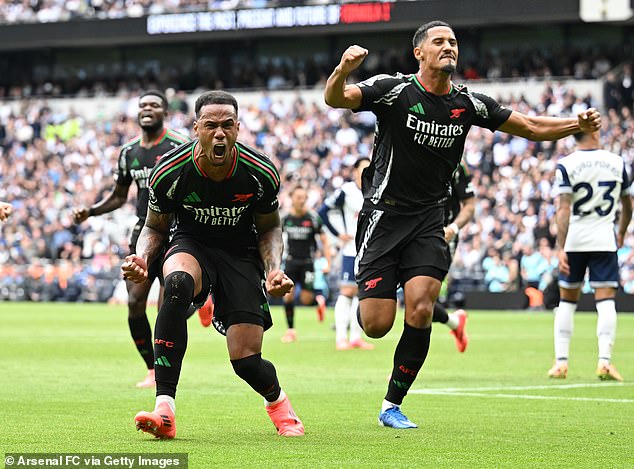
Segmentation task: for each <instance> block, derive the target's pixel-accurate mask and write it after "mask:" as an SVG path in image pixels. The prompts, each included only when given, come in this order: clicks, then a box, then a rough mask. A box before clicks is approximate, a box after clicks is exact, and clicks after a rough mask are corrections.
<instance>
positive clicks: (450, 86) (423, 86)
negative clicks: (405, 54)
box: [412, 73, 453, 96]
mask: <svg viewBox="0 0 634 469" xmlns="http://www.w3.org/2000/svg"><path fill="white" fill-rule="evenodd" d="M412 77H413V78H414V79H413V80H412V81H414V83H416V84H417V85H418V86H419V88H421V90H422V91H425V92H426V93H431V94H434V93H432V92H431V91H430V90H429V88H427V87H426V86H425V83H423V81H422V80H421V79H420V77H419V76H418V73H413V74H412ZM452 91H453V82H449V88H448V89H447V91H446V92H445V94H443V95H440V96H445V95H448V94H450V93H451V92H452Z"/></svg>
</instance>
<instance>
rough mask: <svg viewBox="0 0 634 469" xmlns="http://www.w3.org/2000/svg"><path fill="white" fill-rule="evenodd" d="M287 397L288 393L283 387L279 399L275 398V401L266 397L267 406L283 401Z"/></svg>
mask: <svg viewBox="0 0 634 469" xmlns="http://www.w3.org/2000/svg"><path fill="white" fill-rule="evenodd" d="M285 397H286V393H285V392H284V390H283V389H281V390H280V395H279V397H278V398H277V399H275V400H274V401H273V402H269V401H267V400H266V399H264V403H265V404H266V405H267V406H270V405H275V404H277V403H278V402H282V401H283V400H284V398H285Z"/></svg>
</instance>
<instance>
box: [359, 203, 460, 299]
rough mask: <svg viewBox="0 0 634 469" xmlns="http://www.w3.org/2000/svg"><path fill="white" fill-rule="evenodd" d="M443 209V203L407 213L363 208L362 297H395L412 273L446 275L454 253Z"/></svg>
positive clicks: (361, 224) (360, 283)
mask: <svg viewBox="0 0 634 469" xmlns="http://www.w3.org/2000/svg"><path fill="white" fill-rule="evenodd" d="M443 212H444V211H443V207H442V206H433V207H429V208H427V209H426V210H425V211H424V212H422V213H416V214H408V215H402V214H394V213H388V212H385V211H382V210H366V209H364V210H362V211H361V213H360V214H359V224H358V228H357V236H356V245H357V257H356V259H355V276H356V279H357V285H358V287H359V299H363V298H388V299H396V290H397V288H398V286H399V285H401V286H402V285H405V282H407V281H408V280H409V279H411V278H413V277H417V276H427V277H433V278H436V279H438V280H440V281H442V280H443V279H444V278H445V276H446V275H447V272H448V271H449V264H450V262H451V256H450V253H449V245H448V244H447V242H446V241H445V238H444V232H443V216H444V215H443Z"/></svg>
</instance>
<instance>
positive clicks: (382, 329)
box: [324, 21, 601, 428]
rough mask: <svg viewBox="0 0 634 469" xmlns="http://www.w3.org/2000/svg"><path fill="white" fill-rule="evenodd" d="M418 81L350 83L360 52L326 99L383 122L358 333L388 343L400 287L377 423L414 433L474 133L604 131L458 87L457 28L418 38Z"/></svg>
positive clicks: (588, 119) (421, 32) (363, 233)
mask: <svg viewBox="0 0 634 469" xmlns="http://www.w3.org/2000/svg"><path fill="white" fill-rule="evenodd" d="M413 47H414V50H413V52H414V57H415V58H416V60H417V61H418V63H419V70H418V72H417V73H415V74H409V75H404V74H401V73H396V74H395V75H393V76H390V75H386V74H381V75H376V76H374V77H371V78H369V79H367V80H365V81H363V82H361V83H357V84H346V79H347V78H348V76H349V75H350V74H351V73H352V72H353V71H354V70H356V69H357V68H358V67H359V66H360V65H361V63H362V62H363V61H364V59H365V58H366V56H367V55H368V51H367V50H366V49H364V48H363V47H360V46H357V45H353V46H350V47H348V49H347V50H346V51H345V52H344V53H343V55H342V58H341V61H340V63H339V64H338V65H337V67H336V68H335V69H334V71H333V73H332V74H331V75H330V77H329V78H328V80H327V82H326V89H325V92H324V98H325V100H326V103H327V104H329V105H331V106H333V107H336V108H346V109H352V110H355V111H372V112H373V113H374V114H375V115H376V116H377V126H376V129H377V131H376V135H375V141H374V151H373V155H372V163H371V164H370V166H369V167H368V168H367V169H366V170H365V171H364V174H363V195H364V199H365V200H364V206H363V210H362V212H361V213H360V215H359V227H358V231H357V238H356V239H357V252H358V254H357V257H356V259H355V275H356V277H357V284H358V285H359V309H360V311H359V312H360V320H361V325H362V327H363V329H364V331H365V332H366V334H368V336H370V337H375V338H378V337H383V336H384V335H386V334H387V333H388V332H389V331H390V329H391V328H392V326H393V324H394V319H395V317H396V290H397V287H398V285H399V284H401V285H402V286H403V290H404V295H405V321H404V328H403V333H402V335H401V338H400V340H399V343H398V345H397V346H396V350H395V352H394V365H393V369H392V377H391V379H390V382H389V385H388V390H387V394H386V395H385V398H384V400H383V403H382V405H381V410H380V413H379V423H380V424H381V425H384V426H388V427H393V428H414V427H416V426H417V425H416V424H414V423H413V422H411V421H410V420H409V419H408V418H407V417H406V416H405V415H404V414H403V413H402V411H401V408H400V407H401V404H402V402H403V399H404V397H405V396H406V395H407V391H408V389H409V388H410V387H411V385H412V384H413V383H414V380H415V379H416V376H417V374H418V372H419V371H420V369H421V367H422V365H423V363H424V362H425V358H426V357H427V352H428V350H429V342H430V337H431V323H432V316H433V309H434V303H435V301H436V298H437V297H438V293H439V291H440V287H441V283H442V281H443V279H444V277H445V275H446V274H447V271H448V270H449V261H450V254H449V249H448V245H447V243H446V241H445V239H444V230H443V227H444V208H445V204H446V202H447V196H448V189H449V183H450V181H451V176H452V174H453V173H454V171H455V170H456V168H457V167H458V164H459V163H460V160H461V158H462V153H463V150H464V143H465V140H466V137H467V133H468V131H469V128H470V127H471V126H473V125H476V126H480V127H486V128H488V129H489V130H491V131H495V130H501V131H503V132H507V133H510V134H513V135H517V136H521V137H525V138H528V139H531V140H557V139H560V138H563V137H565V136H568V135H571V134H573V133H576V132H579V131H580V130H581V131H593V130H597V129H598V128H600V125H601V118H600V114H599V113H598V112H597V111H596V110H594V109H589V110H588V111H584V112H583V113H580V114H579V116H578V118H577V119H571V118H556V117H543V116H528V115H525V114H522V113H520V112H517V111H511V110H510V109H505V108H504V107H502V106H500V105H499V104H498V103H497V102H496V101H495V100H493V99H492V98H490V97H488V96H486V95H483V94H481V93H473V92H470V91H468V90H467V89H466V87H464V86H457V85H455V84H454V83H452V81H451V75H452V73H453V72H454V71H455V70H456V65H457V60H458V41H457V39H456V36H455V34H454V32H453V30H452V28H451V26H450V25H448V24H447V23H444V22H442V21H433V22H430V23H427V24H424V25H423V26H421V27H420V28H419V29H418V30H417V31H416V33H415V34H414V38H413Z"/></svg>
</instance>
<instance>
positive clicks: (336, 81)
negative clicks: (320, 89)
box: [324, 45, 368, 109]
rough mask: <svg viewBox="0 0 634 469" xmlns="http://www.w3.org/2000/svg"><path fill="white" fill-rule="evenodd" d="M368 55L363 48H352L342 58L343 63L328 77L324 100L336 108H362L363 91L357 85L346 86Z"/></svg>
mask: <svg viewBox="0 0 634 469" xmlns="http://www.w3.org/2000/svg"><path fill="white" fill-rule="evenodd" d="M367 55H368V50H367V49H364V48H363V47H361V46H356V45H355V46H350V47H348V48H347V49H346V51H345V52H344V53H343V55H342V56H341V61H340V62H339V65H337V66H336V67H335V69H334V71H333V72H332V74H331V75H330V76H329V77H328V81H327V82H326V90H325V91H324V99H325V100H326V104H328V105H329V106H332V107H335V108H344V109H356V108H358V107H359V106H361V90H360V89H359V87H358V86H357V85H346V79H347V78H348V75H350V73H352V72H353V71H354V70H356V69H357V68H359V66H360V65H361V63H362V62H363V61H364V60H365V58H366V56H367Z"/></svg>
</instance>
